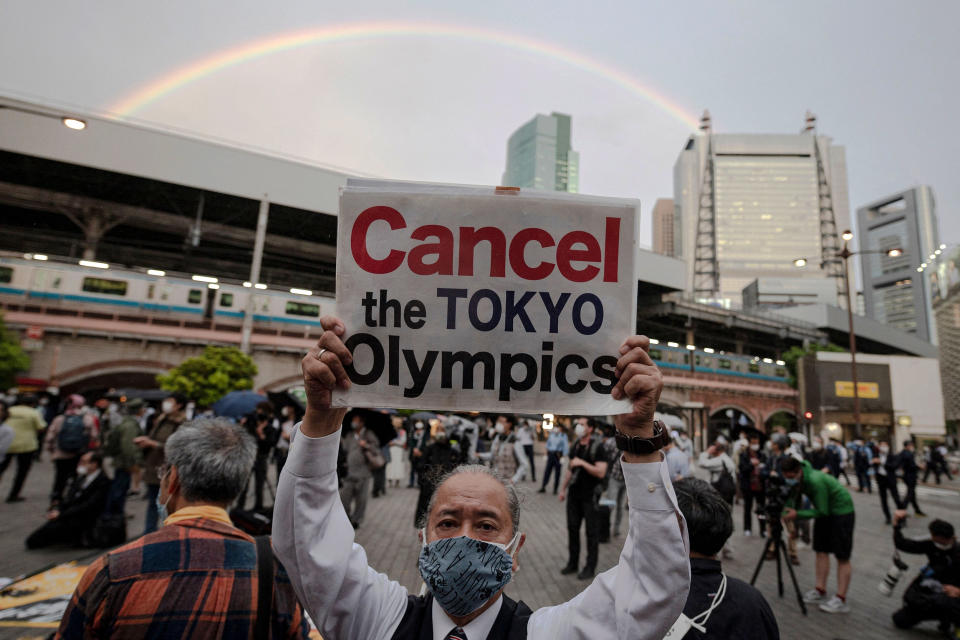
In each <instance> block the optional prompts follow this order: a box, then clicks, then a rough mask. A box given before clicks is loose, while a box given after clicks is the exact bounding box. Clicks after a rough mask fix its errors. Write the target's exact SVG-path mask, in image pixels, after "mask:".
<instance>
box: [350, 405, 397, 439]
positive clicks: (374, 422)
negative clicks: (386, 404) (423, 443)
mask: <svg viewBox="0 0 960 640" xmlns="http://www.w3.org/2000/svg"><path fill="white" fill-rule="evenodd" d="M356 415H359V416H360V417H362V418H363V424H364V425H366V427H367V428H368V429H370V431H373V433H374V435H376V436H377V440H379V441H380V445H381V446H383V445H385V444H387V443H388V442H390V441H391V440H393V439H394V438H396V437H397V430H396V429H394V428H393V421H392V420H391V419H390V416H388V415H387V414H385V413H381V412H379V411H375V410H373V409H351V410H350V411H348V412H347V415H345V416H344V417H343V421H344V423H346V424H349V423H350V421H351V420H353V416H356Z"/></svg>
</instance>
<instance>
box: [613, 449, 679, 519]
mask: <svg viewBox="0 0 960 640" xmlns="http://www.w3.org/2000/svg"><path fill="white" fill-rule="evenodd" d="M620 463H621V468H622V469H623V479H624V482H625V483H626V485H627V499H628V500H629V505H630V509H639V510H640V511H674V510H675V509H676V504H675V503H674V499H673V495H672V494H673V491H672V487H673V485H672V484H671V483H670V474H669V471H668V468H667V463H666V462H633V463H631V462H626V461H624V460H623V459H621V461H620ZM668 487H670V489H671V490H668V489H667V488H668Z"/></svg>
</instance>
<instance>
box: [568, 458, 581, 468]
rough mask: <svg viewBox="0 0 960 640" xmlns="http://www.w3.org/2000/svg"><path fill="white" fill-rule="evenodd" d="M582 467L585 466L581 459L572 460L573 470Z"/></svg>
mask: <svg viewBox="0 0 960 640" xmlns="http://www.w3.org/2000/svg"><path fill="white" fill-rule="evenodd" d="M582 466H583V460H581V459H580V458H573V459H572V460H570V468H571V469H576V468H577V467H582Z"/></svg>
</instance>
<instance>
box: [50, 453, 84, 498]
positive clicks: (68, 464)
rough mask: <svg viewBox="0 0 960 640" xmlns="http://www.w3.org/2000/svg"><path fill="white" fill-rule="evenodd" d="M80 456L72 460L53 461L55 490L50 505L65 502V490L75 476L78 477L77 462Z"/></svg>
mask: <svg viewBox="0 0 960 640" xmlns="http://www.w3.org/2000/svg"><path fill="white" fill-rule="evenodd" d="M79 460H80V456H79V455H77V456H73V457H72V458H61V459H60V460H54V461H53V467H54V474H53V489H52V490H51V491H50V504H53V503H57V502H60V501H61V500H63V490H64V489H66V488H67V483H69V482H70V481H71V480H72V479H73V477H74V476H75V475H77V462H78V461H79Z"/></svg>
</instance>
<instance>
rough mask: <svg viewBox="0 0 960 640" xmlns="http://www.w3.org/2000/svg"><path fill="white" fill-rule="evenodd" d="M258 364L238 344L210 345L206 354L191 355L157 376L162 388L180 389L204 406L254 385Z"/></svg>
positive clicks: (175, 390)
mask: <svg viewBox="0 0 960 640" xmlns="http://www.w3.org/2000/svg"><path fill="white" fill-rule="evenodd" d="M255 375H257V365H256V364H255V363H254V362H253V358H251V357H250V356H248V355H247V354H245V353H244V352H242V351H240V349H237V348H236V347H215V346H213V345H207V347H206V348H205V349H204V350H203V355H200V356H197V357H195V358H188V359H187V360H184V361H183V362H181V363H180V365H179V366H177V367H174V368H173V369H171V370H170V371H168V372H167V373H161V374H160V375H158V376H157V383H158V384H159V385H160V388H161V389H164V390H166V391H172V392H179V393H182V394H183V395H185V396H187V398H189V399H191V400H193V401H194V402H196V403H197V404H198V405H199V406H201V407H206V406H210V405H211V404H213V403H214V402H216V401H217V400H219V399H220V398H222V397H223V396H225V395H226V394H228V393H230V392H231V391H243V390H245V389H252V388H253V377H254V376H255Z"/></svg>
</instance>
